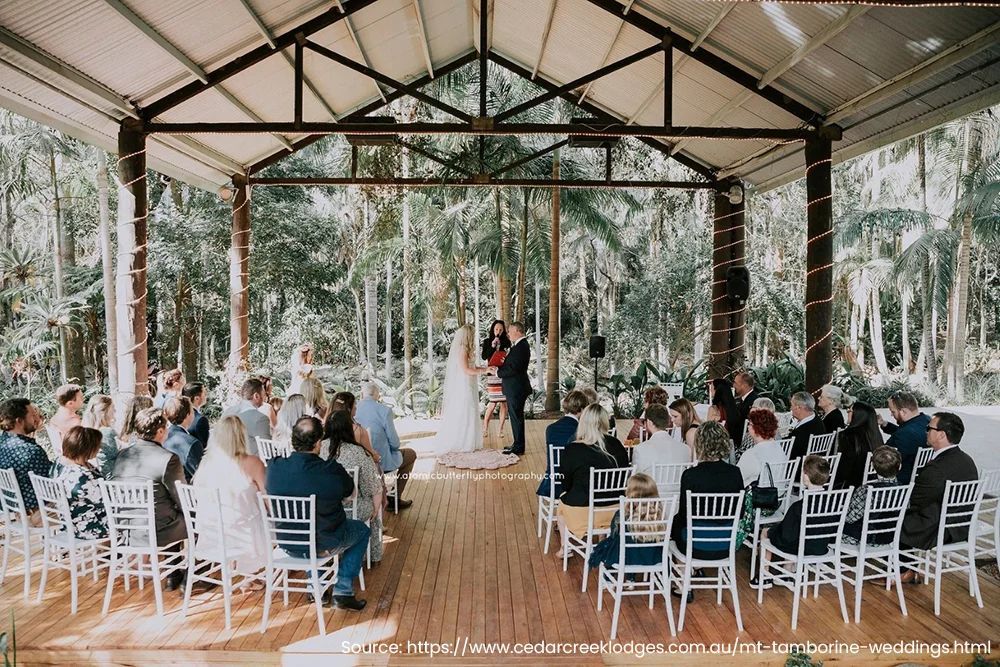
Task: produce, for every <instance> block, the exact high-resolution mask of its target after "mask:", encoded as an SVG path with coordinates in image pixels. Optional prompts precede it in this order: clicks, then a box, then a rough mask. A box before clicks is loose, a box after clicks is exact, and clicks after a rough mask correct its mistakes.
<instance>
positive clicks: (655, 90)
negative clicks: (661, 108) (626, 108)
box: [625, 81, 663, 125]
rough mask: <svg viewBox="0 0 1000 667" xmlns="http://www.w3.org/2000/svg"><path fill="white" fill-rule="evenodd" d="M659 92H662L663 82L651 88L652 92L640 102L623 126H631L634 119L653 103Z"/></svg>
mask: <svg viewBox="0 0 1000 667" xmlns="http://www.w3.org/2000/svg"><path fill="white" fill-rule="evenodd" d="M661 92H663V81H661V82H660V83H658V84H656V88H653V90H652V92H650V93H649V95H646V97H645V98H643V100H642V102H640V103H639V107H638V108H637V109H636V110H635V111H634V112H633V113H632V115H631V116H629V117H628V119H627V120H626V121H625V124H626V125H631V124H632V123H634V122H635V119H636V118H638V117H639V116H641V115H642V113H643V112H644V111H645V110H646V109H647V108H648V107H649V105H650V104H652V103H653V100H655V99H656V97H657V96H658V95H659V94H660V93H661Z"/></svg>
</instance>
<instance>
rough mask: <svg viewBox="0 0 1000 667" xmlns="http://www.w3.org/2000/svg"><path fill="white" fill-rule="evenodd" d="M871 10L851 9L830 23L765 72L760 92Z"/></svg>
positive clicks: (760, 83) (759, 84)
mask: <svg viewBox="0 0 1000 667" xmlns="http://www.w3.org/2000/svg"><path fill="white" fill-rule="evenodd" d="M869 9H870V7H865V6H862V5H854V6H852V7H849V8H848V9H847V11H846V12H844V13H843V14H842V15H841V16H840V18H838V19H835V20H834V21H832V22H830V23H828V24H827V25H826V27H824V28H823V29H822V30H820V31H819V32H818V33H816V34H815V35H813V36H812V37H811V38H810V39H808V40H806V41H805V42H803V43H802V44H801V45H799V47H798V48H797V49H795V50H794V51H792V52H791V53H789V54H788V55H787V56H785V57H784V58H782V59H781V61H779V62H778V63H776V64H775V65H774V66H773V67H772V68H770V69H769V70H767V71H766V72H764V75H763V76H761V77H760V81H758V82H757V89H758V90H760V89H761V88H765V87H766V86H769V85H771V83H773V82H774V81H775V80H776V79H777V78H778V77H779V76H781V75H782V74H784V73H785V72H787V71H788V70H790V69H792V68H793V67H795V66H796V65H798V64H799V63H800V62H802V59H803V58H805V57H806V56H808V55H809V54H810V53H812V52H813V51H815V50H816V49H818V48H819V47H821V46H823V45H824V44H826V43H827V42H829V41H830V40H831V39H833V38H834V37H836V36H837V35H839V34H840V33H841V32H843V31H844V30H845V29H846V28H847V26H849V25H851V22H853V21H854V19H856V18H858V17H859V16H862V15H864V14H865V13H866V12H867V11H868V10H869Z"/></svg>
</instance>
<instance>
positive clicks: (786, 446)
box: [778, 438, 795, 461]
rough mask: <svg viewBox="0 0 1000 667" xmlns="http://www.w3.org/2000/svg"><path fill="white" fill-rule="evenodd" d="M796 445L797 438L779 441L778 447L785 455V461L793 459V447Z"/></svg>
mask: <svg viewBox="0 0 1000 667" xmlns="http://www.w3.org/2000/svg"><path fill="white" fill-rule="evenodd" d="M794 445H795V438H784V439H783V440H779V441H778V446H779V447H781V451H783V452H784V453H785V460H786V461H787V460H788V459H790V458H792V447H793V446H794Z"/></svg>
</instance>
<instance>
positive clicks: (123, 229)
mask: <svg viewBox="0 0 1000 667" xmlns="http://www.w3.org/2000/svg"><path fill="white" fill-rule="evenodd" d="M140 126H141V123H140V122H139V121H135V120H132V119H125V120H124V121H122V124H121V128H120V129H119V130H118V181H119V186H118V223H117V231H118V256H117V258H118V261H117V280H116V285H115V305H116V308H117V311H118V312H117V317H116V320H117V322H116V323H117V327H118V389H119V394H120V398H121V399H123V400H124V399H129V398H131V397H133V396H148V395H149V383H148V376H147V373H148V371H149V367H148V363H149V358H148V352H147V349H146V342H147V340H146V339H147V334H146V289H147V286H146V241H147V229H148V227H147V219H146V216H147V214H148V201H147V194H146V135H145V134H143V133H142V132H141V131H140V129H139V128H140Z"/></svg>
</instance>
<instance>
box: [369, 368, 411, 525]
mask: <svg viewBox="0 0 1000 667" xmlns="http://www.w3.org/2000/svg"><path fill="white" fill-rule="evenodd" d="M381 398H382V393H381V392H380V391H379V388H378V385H377V384H375V383H374V382H371V381H369V382H363V383H361V400H360V401H358V410H357V414H355V416H354V419H355V421H357V422H358V423H359V424H361V425H362V426H363V427H365V428H366V429H368V432H369V433H371V438H372V448H373V449H374V450H375V451H376V452H378V454H379V456H381V457H382V472H393V471H395V472H396V497H397V498H398V499H399V509H405V508H407V507H409V506H410V505H412V504H413V501H412V500H403V489H404V488H406V481H407V480H408V479H409V477H410V471H412V470H413V463H414V462H415V461H416V460H417V453H416V452H415V451H413V450H412V449H409V448H401V447H400V441H399V435H398V434H397V433H396V425H395V424H394V423H393V414H392V408H390V407H389V406H388V405H386V404H384V403H382V402H381V400H380V399H381ZM394 506H395V504H394V503H392V502H390V503H389V507H394Z"/></svg>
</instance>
